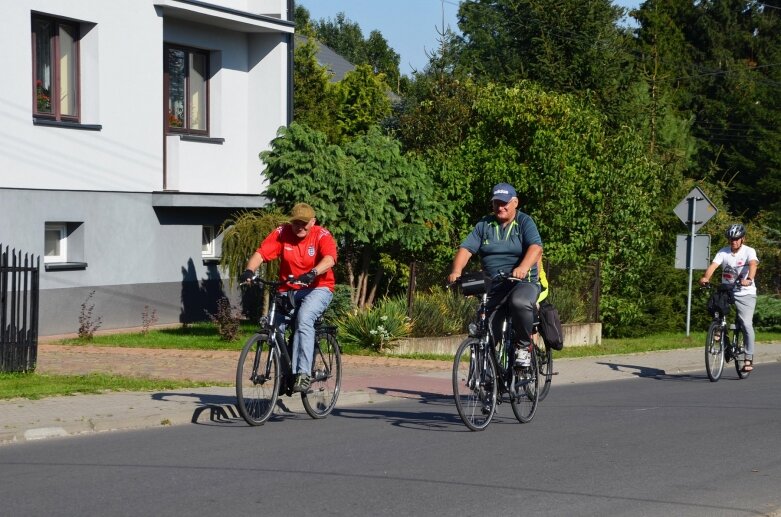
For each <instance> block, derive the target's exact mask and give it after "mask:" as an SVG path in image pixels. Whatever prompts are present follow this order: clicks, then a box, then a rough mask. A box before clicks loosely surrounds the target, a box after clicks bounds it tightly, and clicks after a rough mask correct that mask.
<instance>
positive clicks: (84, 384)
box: [0, 373, 214, 400]
mask: <svg viewBox="0 0 781 517" xmlns="http://www.w3.org/2000/svg"><path fill="white" fill-rule="evenodd" d="M204 386H214V383H213V382H212V383H207V382H192V381H171V380H164V379H149V378H139V377H122V376H119V375H109V374H104V373H91V374H88V375H41V374H38V373H0V400H3V399H12V398H26V399H30V400H38V399H41V398H44V397H52V396H56V395H76V394H96V393H105V392H107V391H164V390H173V389H178V388H197V387H204Z"/></svg>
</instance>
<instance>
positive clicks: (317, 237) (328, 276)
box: [257, 224, 336, 291]
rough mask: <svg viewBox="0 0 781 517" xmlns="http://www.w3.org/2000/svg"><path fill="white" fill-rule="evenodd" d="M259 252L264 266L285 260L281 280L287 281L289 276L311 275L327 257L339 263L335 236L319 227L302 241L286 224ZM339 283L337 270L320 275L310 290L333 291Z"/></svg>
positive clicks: (281, 263) (283, 289)
mask: <svg viewBox="0 0 781 517" xmlns="http://www.w3.org/2000/svg"><path fill="white" fill-rule="evenodd" d="M257 251H258V253H260V256H261V257H263V261H264V262H270V261H272V260H274V259H275V258H277V257H279V256H281V257H282V260H280V266H279V278H280V280H285V279H286V278H287V277H288V275H293V276H295V277H298V276H300V275H303V274H304V273H309V272H310V271H312V268H313V267H315V266H316V265H317V263H318V262H320V260H321V259H322V258H323V257H325V256H329V255H330V256H331V257H333V259H334V263H336V240H334V237H333V235H331V232H329V231H328V230H326V229H325V228H323V227H322V226H317V225H315V226H312V228H311V229H310V230H309V233H308V234H307V235H306V237H304V238H303V239H300V238H298V237H297V236H296V234H295V233H294V232H293V227H292V226H291V225H290V224H283V225H282V226H280V227H278V228H277V229H275V230H274V231H273V232H271V233H270V234H268V236H267V237H266V238H265V239H263V242H261V243H260V246H259V247H258V250H257ZM335 283H336V281H335V278H334V270H333V268H331V269H329V270H328V271H326V272H325V273H323V274H322V275H317V277H316V278H315V281H314V282H312V283H311V284H309V287H327V288H328V289H330V290H331V291H333V290H334V284H335ZM300 288H301V286H283V287H282V288H281V290H282V291H286V290H287V289H300Z"/></svg>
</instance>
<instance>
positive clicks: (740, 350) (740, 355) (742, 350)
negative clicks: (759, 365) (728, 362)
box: [733, 329, 751, 379]
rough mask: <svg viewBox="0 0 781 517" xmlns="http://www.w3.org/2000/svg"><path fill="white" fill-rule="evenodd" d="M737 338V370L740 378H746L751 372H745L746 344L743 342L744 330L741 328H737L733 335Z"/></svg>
mask: <svg viewBox="0 0 781 517" xmlns="http://www.w3.org/2000/svg"><path fill="white" fill-rule="evenodd" d="M733 339H734V340H735V371H736V372H738V378H740V379H745V378H746V377H748V376H749V375H751V372H744V371H743V367H744V366H745V365H746V346H745V345H744V344H743V332H742V331H741V330H740V329H737V330H735V333H734V335H733Z"/></svg>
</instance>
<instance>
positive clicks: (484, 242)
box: [461, 212, 542, 282]
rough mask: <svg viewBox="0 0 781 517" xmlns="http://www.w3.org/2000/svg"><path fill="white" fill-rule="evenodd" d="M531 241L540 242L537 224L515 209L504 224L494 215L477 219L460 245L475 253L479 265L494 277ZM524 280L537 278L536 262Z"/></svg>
mask: <svg viewBox="0 0 781 517" xmlns="http://www.w3.org/2000/svg"><path fill="white" fill-rule="evenodd" d="M532 244H538V245H540V246H542V239H541V238H540V232H539V231H538V230H537V225H536V224H534V220H533V219H532V218H531V217H529V216H528V215H527V214H524V213H523V212H516V214H515V219H514V220H513V221H511V222H510V224H508V225H507V226H506V227H504V228H502V226H501V224H499V221H497V220H496V216H494V215H489V216H486V217H484V218H482V219H480V221H479V222H478V223H477V225H476V226H475V227H474V229H473V230H472V232H471V233H470V234H469V235H468V236H467V237H466V239H464V242H462V243H461V247H462V248H464V249H466V250H468V251H469V252H470V253H472V254H473V255H474V254H477V255H478V256H479V257H480V262H481V263H482V265H483V269H484V270H485V271H488V273H489V274H490V275H491V276H492V277H494V276H496V275H497V274H498V273H499V272H500V271H503V272H505V273H507V274H508V275H509V274H510V273H512V270H513V269H515V268H516V267H517V266H518V264H520V263H521V260H522V259H523V256H524V255H525V254H526V250H528V249H529V246H531V245H532ZM528 280H529V281H531V282H537V264H536V263H535V264H534V266H533V267H532V268H531V269H530V270H529V278H528Z"/></svg>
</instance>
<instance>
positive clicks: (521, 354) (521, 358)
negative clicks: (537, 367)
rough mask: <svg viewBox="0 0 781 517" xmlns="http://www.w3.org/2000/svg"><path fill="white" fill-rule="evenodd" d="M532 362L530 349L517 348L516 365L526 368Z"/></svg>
mask: <svg viewBox="0 0 781 517" xmlns="http://www.w3.org/2000/svg"><path fill="white" fill-rule="evenodd" d="M531 362H532V357H531V354H530V353H529V351H528V350H527V349H525V348H518V349H516V350H515V366H520V367H522V368H525V367H527V366H529V365H530V364H531Z"/></svg>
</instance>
